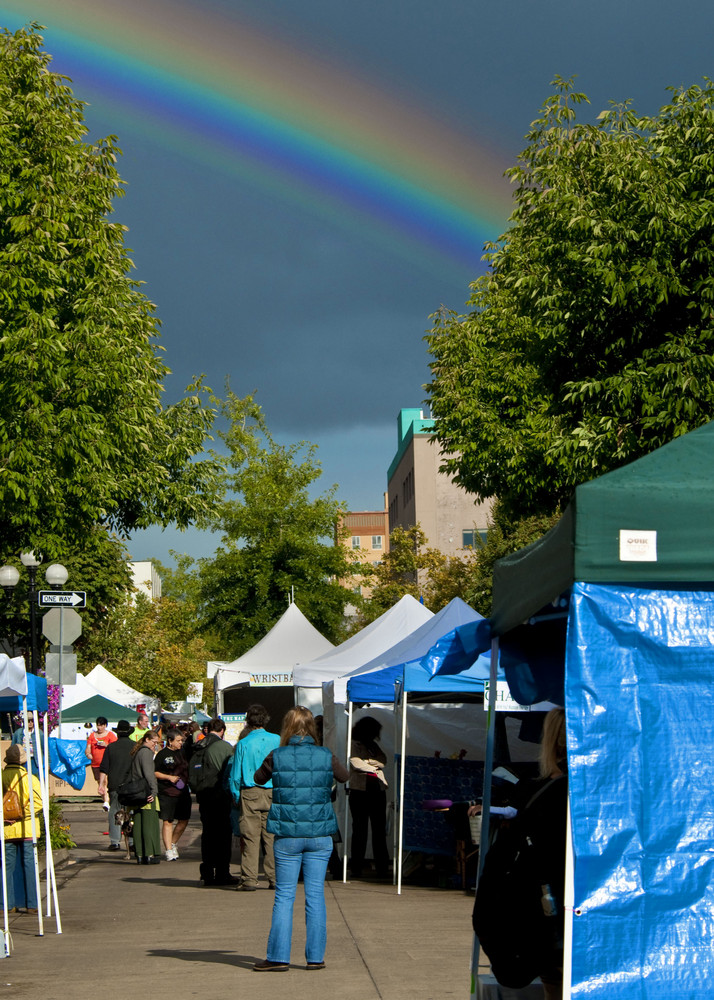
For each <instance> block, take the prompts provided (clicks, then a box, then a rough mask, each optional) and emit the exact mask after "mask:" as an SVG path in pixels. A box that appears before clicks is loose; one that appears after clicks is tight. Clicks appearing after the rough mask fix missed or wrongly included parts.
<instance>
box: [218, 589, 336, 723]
mask: <svg viewBox="0 0 714 1000" xmlns="http://www.w3.org/2000/svg"><path fill="white" fill-rule="evenodd" d="M333 648H334V646H333V644H332V643H331V642H330V640H329V639H326V638H325V636H324V635H322V633H321V632H319V631H318V630H317V629H316V628H315V626H314V625H312V624H311V623H310V622H309V621H308V620H307V618H306V617H305V615H304V614H303V613H302V611H301V610H300V608H299V607H298V606H297V604H295V603H294V602H293V603H292V604H289V605H288V607H287V609H286V610H285V612H284V614H283V615H281V617H280V618H279V619H278V621H277V622H276V623H275V625H273V627H272V628H271V629H270V631H269V632H268V633H266V635H264V636H263V638H262V639H261V640H260V641H259V642H257V643H256V644H255V646H253V647H252V648H251V649H249V650H248V652H247V653H244V654H243V655H242V656H239V657H238V659H237V660H233V662H232V663H229V664H227V665H226V666H224V667H221V668H219V669H218V670H217V671H216V673H215V676H214V678H213V684H214V691H215V698H216V714H217V715H224V714H226V713H228V714H230V715H234V716H242V715H244V714H245V711H246V709H247V708H248V706H249V705H251V704H252V703H253V702H260V703H261V704H263V705H265V707H266V708H267V709H268V711H269V713H270V715H271V717H272V724H271V729H276V728H277V730H279V729H280V722H281V719H282V717H283V715H284V714H285V712H286V711H287V710H288V709H289V708H292V706H293V705H294V704H295V701H294V694H293V666H294V664H296V663H298V662H299V661H300V660H309V659H313V658H314V657H316V656H322V655H323V654H328V653H329V652H330V651H331V650H332V649H333Z"/></svg>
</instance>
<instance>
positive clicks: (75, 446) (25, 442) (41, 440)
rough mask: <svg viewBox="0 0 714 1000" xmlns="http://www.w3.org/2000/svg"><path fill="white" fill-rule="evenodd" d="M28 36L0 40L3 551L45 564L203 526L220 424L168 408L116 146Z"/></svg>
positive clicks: (34, 36) (198, 394) (33, 32)
mask: <svg viewBox="0 0 714 1000" xmlns="http://www.w3.org/2000/svg"><path fill="white" fill-rule="evenodd" d="M49 63H50V57H49V55H47V54H46V53H45V52H44V51H43V50H42V38H41V36H40V35H39V34H38V32H37V26H33V27H32V28H30V29H27V30H21V31H18V32H17V33H15V34H12V33H10V32H9V31H7V30H5V31H2V32H0V470H1V473H0V509H2V517H0V548H2V549H3V550H4V551H7V552H19V551H21V550H23V549H34V550H35V551H37V552H42V553H44V555H45V557H46V558H48V557H49V558H52V559H53V558H57V557H60V556H61V553H62V551H63V549H66V547H67V546H68V545H70V546H73V547H76V546H77V545H78V544H79V543H81V541H82V540H83V539H84V538H85V536H86V535H88V534H91V533H92V532H93V531H94V529H95V526H96V525H97V524H98V523H101V524H103V525H105V526H107V527H109V528H113V529H116V530H118V531H121V532H125V531H129V530H131V529H133V528H137V527H145V526H147V525H149V524H162V525H166V524H168V523H170V522H172V521H175V522H177V523H178V524H180V525H186V524H188V523H190V522H191V521H193V520H195V519H197V518H200V517H202V516H204V515H206V514H207V513H209V512H210V510H211V508H212V505H213V500H214V496H215V490H216V486H217V466H216V462H215V460H213V459H211V460H205V461H195V462H194V461H193V458H194V456H195V455H196V454H198V453H199V452H200V451H201V450H202V448H203V444H204V440H205V436H206V433H207V432H208V430H209V428H210V426H211V424H212V420H213V411H212V410H211V409H210V408H207V407H205V406H204V405H203V402H202V389H201V386H200V383H196V384H195V385H193V386H190V387H189V390H188V392H189V394H188V395H187V396H186V397H185V398H184V399H182V400H180V401H179V402H177V403H175V404H174V405H170V406H165V405H163V404H162V403H161V393H162V382H163V380H164V377H165V375H166V374H167V372H168V369H167V368H166V366H165V365H164V364H163V362H162V361H161V360H160V355H159V350H158V348H157V347H156V344H155V340H156V337H157V334H158V321H157V319H156V317H155V315H154V306H153V305H152V303H151V302H149V300H148V299H147V298H146V297H145V296H144V295H143V294H142V293H141V291H140V289H139V283H138V282H137V281H135V280H134V279H133V278H132V277H131V276H130V271H131V268H132V266H133V265H132V262H131V259H130V257H129V254H128V251H127V249H126V247H125V246H124V232H125V227H123V226H121V225H120V224H118V223H116V222H112V221H111V219H110V216H111V212H112V203H113V200H114V198H115V197H118V196H120V195H121V194H122V193H123V189H122V181H121V179H120V177H119V174H118V172H117V169H116V166H115V163H116V159H117V155H118V154H119V150H118V149H117V147H116V142H115V138H114V137H109V138H107V139H105V140H101V141H98V142H96V143H88V142H86V141H85V137H86V135H87V128H86V126H85V124H84V119H83V103H82V102H81V101H79V100H77V99H76V98H75V97H74V96H73V93H72V90H71V89H70V87H69V86H68V85H67V83H66V81H65V80H64V79H63V78H62V77H59V76H57V75H56V74H54V73H51V72H50V71H49Z"/></svg>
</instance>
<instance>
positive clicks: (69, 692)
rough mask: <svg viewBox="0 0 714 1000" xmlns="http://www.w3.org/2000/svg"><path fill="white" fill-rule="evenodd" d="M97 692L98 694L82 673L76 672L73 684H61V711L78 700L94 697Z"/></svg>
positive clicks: (70, 706)
mask: <svg viewBox="0 0 714 1000" xmlns="http://www.w3.org/2000/svg"><path fill="white" fill-rule="evenodd" d="M97 694H99V691H97V689H96V688H95V687H94V685H93V684H90V683H89V681H88V680H87V678H86V677H83V676H82V674H77V679H76V681H75V683H74V684H63V685H62V711H63V712H64V711H65V709H67V708H72V706H73V705H78V704H79V703H80V701H86V700H87V699H88V698H94V696H95V695H97Z"/></svg>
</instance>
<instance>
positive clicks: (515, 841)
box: [2, 704, 567, 997]
mask: <svg viewBox="0 0 714 1000" xmlns="http://www.w3.org/2000/svg"><path fill="white" fill-rule="evenodd" d="M269 721H270V717H269V715H268V712H267V710H266V709H265V708H264V706H262V705H258V704H256V705H251V706H250V707H249V709H248V711H247V713H246V719H245V726H244V728H243V730H242V732H241V734H240V737H239V739H238V742H237V744H236V746H235V747H233V746H232V745H231V744H230V743H229V742H227V741H226V739H225V735H226V726H225V723H224V721H223V720H222V719H221V718H214V719H211V720H210V721H208V722H206V723H204V725H203V727H202V728H201V729H200V730H199V727H198V726H197V725H196V724H195V723H191V724H186V725H179V726H171V727H169V728H168V729H166V730H164V728H163V727H162V726H158V727H156V728H152V726H151V722H150V720H149V718H148V716H147V715H146V714H144V713H142V714H140V715H139V717H138V720H137V724H136V725H135V726H132V725H131V723H129V722H127V721H125V720H122V721H120V722H119V723H118V724H117V726H116V727H115V728H114V729H113V730H110V729H109V728H108V723H107V720H106V719H105V718H102V717H100V718H98V719H97V720H96V728H95V730H94V731H93V732H91V733H90V734H89V736H88V738H87V746H86V755H87V758H88V766H91V768H92V772H93V774H94V776H95V778H96V779H97V787H98V792H99V795H100V797H101V801H102V807H103V808H104V809H105V811H106V812H107V813H108V823H109V831H108V832H109V845H108V850H109V851H114V852H116V851H121V850H123V849H124V848H123V847H122V839H123V838H124V839H125V848H126V850H127V851H128V852H129V856H131V854H132V853H133V854H134V855H135V858H136V862H137V863H138V864H141V865H153V864H159V863H161V861H162V860H165V861H167V862H170V861H175V860H178V857H179V851H178V844H179V842H180V840H181V837H182V835H183V834H184V832H185V830H186V827H187V825H188V822H189V820H190V817H191V811H192V798H191V793H194V794H195V797H196V801H197V804H198V811H199V816H200V821H201V838H200V850H201V861H200V869H199V877H200V880H201V882H202V884H203V885H204V886H206V887H213V886H222V887H234V888H236V889H239V890H241V891H243V892H254V891H256V890H257V888H258V883H259V869H260V857H261V853H262V858H263V873H264V876H265V878H266V880H267V884H268V888H269V889H271V890H273V891H274V892H275V898H274V904H273V913H272V920H271V926H270V932H269V936H268V942H267V948H266V958H265V959H263V960H260V961H258V962H256V963H255V965H254V966H253V968H254V971H256V972H273V971H275V972H281V971H286V970H287V969H288V968H289V965H290V953H291V941H292V921H293V905H294V901H295V896H296V891H297V885H298V881H299V879H300V878H301V877H302V880H303V883H304V890H305V918H306V931H307V934H306V945H305V959H306V963H307V969H308V970H319V969H323V968H324V967H325V947H326V940H327V922H326V907H325V895H324V882H325V878H326V875H327V871H328V866H329V865H330V863H331V860H334V859H335V857H336V855H335V840H336V839H338V838H339V830H338V824H337V818H336V815H335V810H334V807H333V802H334V799H335V787H336V784H337V783H344V782H346V781H348V780H349V783H350V791H349V805H350V812H351V817H352V856H351V860H350V868H351V877H352V878H360V877H362V875H363V869H364V866H365V854H366V847H367V843H368V836H369V834H371V841H372V852H373V858H374V865H375V870H376V875H377V877H385V876H387V874H388V869H389V864H390V861H389V854H388V851H387V845H386V785H387V780H386V777H385V774H384V769H385V764H386V755H385V753H384V751H383V750H382V748H381V747H380V746H379V737H380V732H381V727H380V724H379V722H377V720H376V719H374V718H372V717H371V716H366V717H363V718H361V719H360V720H359V721H358V722H357V723H356V724H355V726H354V728H353V730H352V750H351V754H350V759H349V762H348V763H349V769H348V768H346V767H345V766H344V765H343V764H342V763H341V761H340V760H339V759H338V758H337V757H336V756H335V754H334V753H332V752H331V751H330V750H329V749H327V748H326V747H324V746H322V730H321V726H320V724H319V723H320V721H321V720H320V719H319V717H318V718H317V719H316V718H315V717H314V716H313V715H312V713H311V712H310V711H309V710H308V709H307V708H303V707H301V706H296V707H294V708H291V709H289V710H288V712H286V714H285V716H284V719H283V722H282V728H281V733H280V735H279V736H278V735H277V734H275V733H273V732H270V731H269V730H268V729H267V725H268V723H269ZM18 734H19V735H18ZM34 736H35V734H34V732H28V737H29V740H28V742H29V744H30V746H31V748H32V750H33V751H34V750H35V744H34ZM23 739H24V733H23V732H22V731H21V730H18V731H17V732H16V734H15V736H14V737H13V741H12V744H11V745H10V747H9V748H8V749H7V751H6V753H5V765H6V766H5V768H4V770H3V773H2V787H3V809H4V812H5V827H4V839H5V856H6V867H7V872H6V875H7V879H6V881H7V889H8V896H7V899H8V906H9V907H10V909H20V906H21V905H24V906H25V907H26V908H27V910H28V911H29V912H37V905H38V902H37V876H36V868H35V852H34V848H33V839H35V840H36V839H37V837H38V835H39V817H40V816H41V814H42V797H41V788H40V783H39V781H38V779H37V777H36V775H35V773H34V768H35V766H36V765H35V761H36V751H35V752H32V753H31V757H30V760H28V755H27V753H26V749H25V745H23ZM566 757H567V754H566V744H565V714H564V711H563V709H553V710H552V711H551V712H549V713H548V715H547V716H546V718H545V724H544V731H543V739H542V744H541V761H540V763H541V776H540V779H539V781H537V782H532V783H529V782H527V781H524V782H523V783H522V785H521V784H519V785H518V788H517V791H518V795H519V796H520V798H521V799H522V801H519V802H518V807H517V808H513V809H511V811H510V813H509V815H508V819H509V820H511V819H513V820H514V821H515V822H514V823H513V824H512V825H511V826H510V828H509V827H508V825H507V827H506V831H505V834H504V835H503V836H501V837H500V838H498V839H497V840H496V842H495V847H494V848H492V849H491V850H490V851H489V853H488V855H487V857H486V865H485V868H484V875H483V877H482V879H481V881H480V882H479V887H478V892H477V895H476V901H475V906H474V928H475V930H476V931H477V934H478V937H479V940H480V941H481V943H482V946H483V948H484V950H485V951H486V952H487V953H488V955H489V958H490V959H491V964H492V967H493V969H494V973H495V974H496V978H497V979H498V980H499V982H502V983H503V984H504V985H507V986H508V985H513V986H517V985H520V980H521V979H522V980H523V983H526V982H528V981H530V980H531V979H532V978H534V977H535V976H539V977H540V978H541V981H542V983H543V985H544V989H545V991H546V996H548V997H550V996H553V997H555V996H557V995H559V990H560V989H561V981H562V962H563V957H562V956H563V943H562V942H563V912H564V906H563V872H564V834H565V818H564V817H565V809H566V803H567V761H566ZM33 806H34V830H33ZM479 811H480V806H478V805H475V806H472V807H471V809H470V810H469V812H470V813H472V812H479ZM492 811H494V812H495V811H499V810H495V809H494V810H492ZM500 812H501V813H504V810H503V809H501V810H500ZM511 814H512V815H511ZM234 836H237V837H239V838H240V846H241V876H240V877H239V876H237V875H233V874H232V873H231V871H230V867H231V860H232V847H233V837H234ZM521 842H523V843H525V844H527V845H528V851H527V852H526V851H525V849H524V848H523V847H522V846H521ZM526 854H528V855H529V856H530V860H529V862H528V864H529V865H530V868H532V869H533V871H532V872H531V871H530V870H529V869H528V868H526V867H524V865H525V862H522V863H521V864H522V868H521V869H518V870H519V871H521V874H519V875H518V877H517V878H516V880H515V882H514V887H513V890H512V893H513V894H514V896H513V898H514V899H515V898H516V896H517V898H518V900H521V901H522V902H523V905H521V903H520V902H519V904H518V906H516V907H515V911H516V912H518V911H520V910H522V911H523V913H522V919H520V924H519V926H520V925H522V938H523V942H524V943H523V944H522V945H518V946H517V945H516V943H514V942H515V937H516V936H517V935H516V934H515V926H516V924H515V923H514V917H513V914H514V906H513V905H512V900H511V899H510V897H509V894H508V892H507V891H506V889H505V888H504V886H506V885H507V883H506V882H504V878H505V877H507V876H510V875H512V873H513V872H514V871H516V870H517V869H516V868H515V860H516V859H518V858H525V857H526ZM531 882H532V883H533V885H532V888H533V893H531V884H530V883H531ZM531 897H532V898H531ZM501 912H502V917H503V921H502V922H503V923H504V926H505V927H507V928H508V931H509V932H508V933H502V932H501V931H500V930H499V924H498V919H497V917H498V914H499V913H501ZM516 923H517V922H516Z"/></svg>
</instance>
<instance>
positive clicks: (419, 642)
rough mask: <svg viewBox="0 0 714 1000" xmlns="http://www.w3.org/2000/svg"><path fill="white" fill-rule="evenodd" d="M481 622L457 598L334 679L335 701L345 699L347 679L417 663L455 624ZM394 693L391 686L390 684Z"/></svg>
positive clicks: (475, 613)
mask: <svg viewBox="0 0 714 1000" xmlns="http://www.w3.org/2000/svg"><path fill="white" fill-rule="evenodd" d="M480 619H481V615H480V614H479V613H478V611H474V609H473V608H471V607H469V605H468V604H466V602H465V601H462V600H461V598H460V597H455V598H454V599H453V600H452V601H449V603H448V604H447V605H446V607H445V608H442V609H441V611H438V612H437V613H436V614H435V615H434V616H433V617H432V618H428V619H427V620H426V621H425V622H424V623H423V624H422V625H420V626H419V628H417V629H415V630H414V631H413V632H410V633H409V635H407V636H405V637H404V638H403V639H400V640H399V642H397V643H395V644H394V645H393V646H390V648H389V649H387V650H385V651H384V652H383V653H380V654H379V656H375V657H374V659H372V660H369V661H368V662H367V663H365V664H363V665H362V666H360V667H356V668H355V669H354V670H351V671H349V673H347V674H345V675H344V676H343V677H338V678H336V680H335V681H334V685H335V690H334V696H333V697H334V700H335V701H336V702H343V701H344V700H345V698H346V696H347V682H348V681H349V680H350V678H352V677H356V676H359V675H361V674H366V673H373V672H374V671H384V670H385V669H387V668H390V667H401V666H403V664H405V663H408V662H409V661H410V660H419V659H421V657H422V656H424V655H426V654H427V653H428V652H429V650H430V649H432V647H433V646H434V644H435V643H436V642H437V641H438V640H439V639H441V638H442V636H444V635H445V634H446V633H447V632H451V631H452V630H453V629H455V628H456V627H457V626H458V625H465V624H467V623H468V622H474V621H477V620H480ZM400 675H401V671H400ZM393 692H394V685H393V684H392V693H393ZM353 700H354V699H353ZM389 700H391V698H390V699H389Z"/></svg>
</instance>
